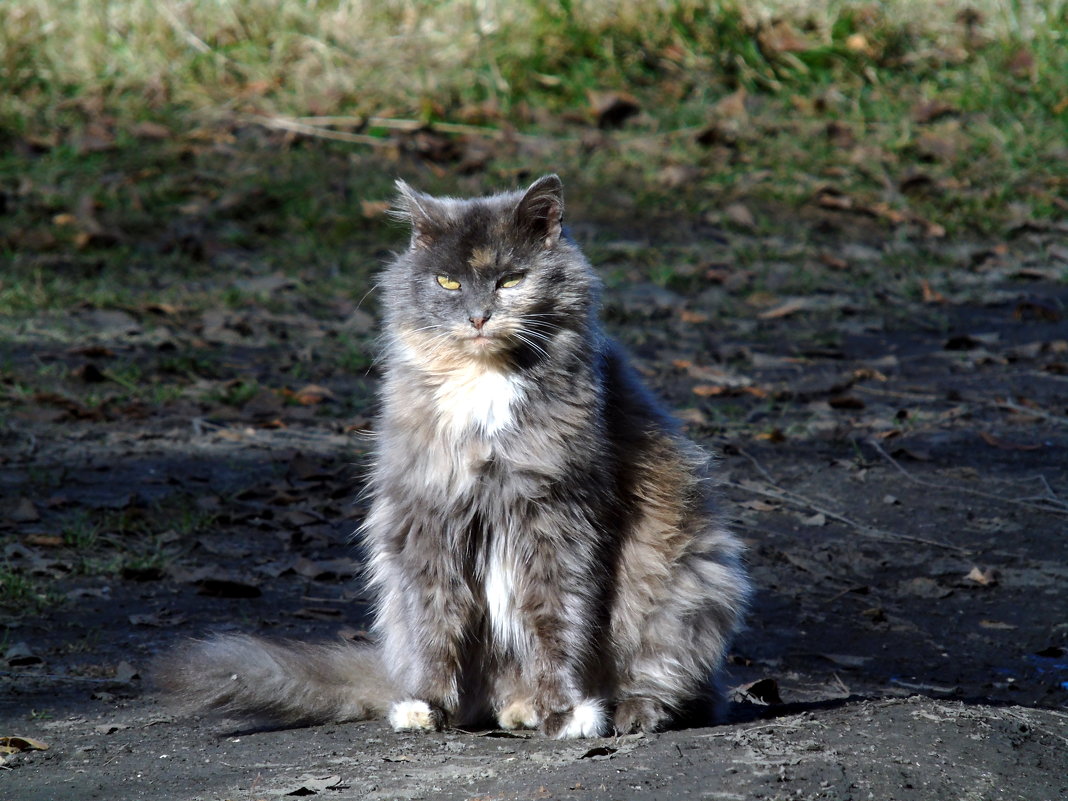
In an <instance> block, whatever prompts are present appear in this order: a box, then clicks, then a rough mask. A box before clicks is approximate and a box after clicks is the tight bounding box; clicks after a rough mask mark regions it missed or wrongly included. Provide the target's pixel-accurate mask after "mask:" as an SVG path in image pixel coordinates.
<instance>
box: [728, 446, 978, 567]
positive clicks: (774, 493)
mask: <svg viewBox="0 0 1068 801" xmlns="http://www.w3.org/2000/svg"><path fill="white" fill-rule="evenodd" d="M738 452H739V453H740V454H741V455H742V456H744V457H745V458H746V459H748V460H749V461H750V462H751V463H752V465H753V467H755V468H756V470H757V472H758V473H760V475H761V476H763V477H764V480H765V481H767V483H768V484H769V486H770V489H763V488H760V487H753V486H746V485H745V484H740V483H738V482H736V481H728V482H726V485H727V486H728V487H732V488H734V489H740V490H742V491H743V492H749V493H752V494H753V495H759V496H761V497H764V498H770V499H772V500H776V501H780V502H784V503H789V504H792V505H794V506H797V507H800V508H802V509H809V510H811V511H814V512H818V513H820V514H822V515H824V516H825V517H827V518H829V519H831V520H836V521H838V522H839V523H843V524H845V525H847V526H849V527H850V528H852V529H854V530H855V531H856V532H857V533H859V534H861V535H863V536H865V537H869V538H871V539H877V540H882V541H884V542H885V541H891V542H912V543H918V544H921V545H929V546H931V547H934V548H941V549H943V550H947V551H954V552H956V553H961V554H968V553H971V551H969V550H968V549H967V548H962V547H960V546H959V545H953V544H952V543H948V542H940V541H939V540H930V539H927V538H925V537H916V536H913V535H911V534H900V533H898V532H896V531H887V530H886V529H881V528H876V527H874V526H869V525H867V524H865V523H861V522H859V521H857V520H853V519H852V518H850V517H846V516H845V515H843V514H841V513H839V512H836V511H834V510H833V509H828V508H826V507H825V506H821V505H820V504H818V503H816V502H815V501H813V500H812V499H811V498H808V497H806V496H804V495H802V494H800V493H798V492H793V491H792V490H788V489H785V488H784V487H782V486H780V485H779V484H778V483H777V482H776V481H775V480H774V479H773V478H772V477H771V474H770V473H768V471H767V470H765V469H764V466H763V465H761V464H760V462H759V461H757V459H756V458H755V457H754V456H752V455H751V454H749V453H747V452H746V451H744V450H742V449H741V448H739V449H738Z"/></svg>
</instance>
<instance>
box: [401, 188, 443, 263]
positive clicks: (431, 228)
mask: <svg viewBox="0 0 1068 801" xmlns="http://www.w3.org/2000/svg"><path fill="white" fill-rule="evenodd" d="M395 185H396V187H397V201H396V206H395V208H394V210H393V212H392V215H393V216H394V217H396V218H397V219H400V220H404V221H405V222H407V223H408V224H409V225H411V227H412V247H413V248H416V249H423V248H427V247H430V245H431V243H432V242H433V241H434V236H435V232H436V227H437V226H436V225H435V223H434V216H433V209H432V203H433V202H434V199H433V198H431V197H430V196H429V195H424V194H423V193H422V192H417V191H416V190H414V189H412V188H411V187H410V186H408V184H406V183H405V182H404V181H402V180H401V179H400V178H398V179H397V180H396V182H395Z"/></svg>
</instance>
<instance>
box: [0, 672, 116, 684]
mask: <svg viewBox="0 0 1068 801" xmlns="http://www.w3.org/2000/svg"><path fill="white" fill-rule="evenodd" d="M0 676H4V677H7V678H13V679H43V680H46V681H80V682H85V683H87V684H122V685H126V684H129V682H125V681H121V680H119V679H114V678H112V679H101V678H97V677H95V676H62V675H60V674H58V673H32V672H30V671H26V672H25V673H20V672H18V671H14V670H0Z"/></svg>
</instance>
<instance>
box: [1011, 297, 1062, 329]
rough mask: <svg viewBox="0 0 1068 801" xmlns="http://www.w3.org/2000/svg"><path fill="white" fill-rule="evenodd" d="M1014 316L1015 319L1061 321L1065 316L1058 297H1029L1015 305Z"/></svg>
mask: <svg viewBox="0 0 1068 801" xmlns="http://www.w3.org/2000/svg"><path fill="white" fill-rule="evenodd" d="M1012 316H1013V319H1015V320H1039V321H1042V322H1047V323H1059V322H1060V321H1061V320H1062V319H1063V317H1064V310H1063V309H1062V308H1061V305H1060V304H1059V303H1058V302H1057V299H1056V298H1028V299H1026V300H1021V301H1019V302H1018V303H1017V304H1016V305H1015V306H1014V307H1013V309H1012Z"/></svg>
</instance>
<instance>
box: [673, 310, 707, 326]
mask: <svg viewBox="0 0 1068 801" xmlns="http://www.w3.org/2000/svg"><path fill="white" fill-rule="evenodd" d="M679 319H680V320H682V321H683V322H684V323H689V324H690V325H701V324H703V323H707V322H708V321H709V316H708V315H707V314H704V313H702V312H695V311H690V310H689V309H679Z"/></svg>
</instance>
